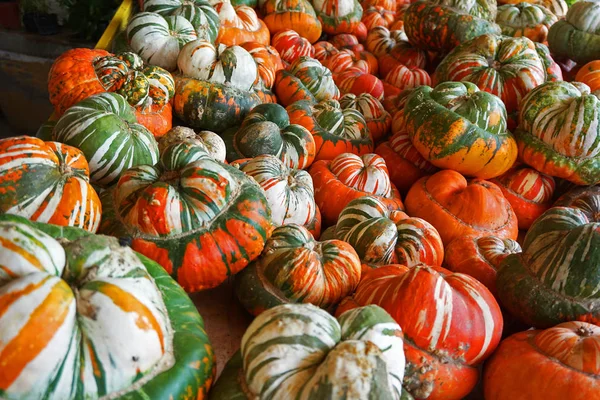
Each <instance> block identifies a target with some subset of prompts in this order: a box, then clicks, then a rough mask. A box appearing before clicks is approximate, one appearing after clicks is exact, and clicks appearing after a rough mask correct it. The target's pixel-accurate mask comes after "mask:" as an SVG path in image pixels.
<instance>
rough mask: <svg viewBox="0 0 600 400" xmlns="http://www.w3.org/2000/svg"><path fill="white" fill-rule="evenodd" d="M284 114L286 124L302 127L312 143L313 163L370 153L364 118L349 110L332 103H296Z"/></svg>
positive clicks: (330, 101) (367, 129) (370, 144)
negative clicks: (288, 118)
mask: <svg viewBox="0 0 600 400" xmlns="http://www.w3.org/2000/svg"><path fill="white" fill-rule="evenodd" d="M287 112H288V114H289V117H290V123H292V124H298V125H302V126H303V127H305V128H306V129H308V130H309V131H310V133H311V134H312V136H313V138H314V139H315V146H316V147H315V148H316V155H315V161H318V160H332V159H333V158H335V157H336V156H338V155H340V154H342V153H355V154H358V155H363V154H366V153H369V152H370V151H372V149H373V139H372V137H371V134H370V133H369V128H368V127H367V122H366V121H365V118H364V116H363V115H362V114H361V113H360V112H359V111H357V110H355V109H353V108H344V109H343V108H341V106H340V103H339V102H337V101H335V100H328V101H322V102H319V103H317V104H313V103H311V102H309V101H298V102H296V103H293V104H292V105H290V106H289V107H287Z"/></svg>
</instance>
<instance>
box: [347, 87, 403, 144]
mask: <svg viewBox="0 0 600 400" xmlns="http://www.w3.org/2000/svg"><path fill="white" fill-rule="evenodd" d="M340 107H342V109H347V108H352V109H355V110H357V111H358V112H360V113H361V114H362V115H363V117H365V122H366V123H367V128H369V132H370V133H371V136H372V137H373V140H374V141H378V140H379V139H381V138H383V137H385V136H387V134H388V133H389V131H390V127H391V125H392V117H391V116H390V114H389V113H388V112H387V111H385V109H384V108H383V105H382V104H381V103H380V102H379V100H377V99H376V98H375V97H373V96H372V95H370V94H369V93H362V94H359V95H355V94H353V93H348V94H345V95H344V96H342V98H341V99H340Z"/></svg>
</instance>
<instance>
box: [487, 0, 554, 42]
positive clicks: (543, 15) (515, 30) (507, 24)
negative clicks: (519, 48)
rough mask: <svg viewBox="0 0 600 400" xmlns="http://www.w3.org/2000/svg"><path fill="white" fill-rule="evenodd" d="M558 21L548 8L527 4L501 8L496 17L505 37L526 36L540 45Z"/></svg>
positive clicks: (508, 5)
mask: <svg viewBox="0 0 600 400" xmlns="http://www.w3.org/2000/svg"><path fill="white" fill-rule="evenodd" d="M556 21H558V18H557V17H556V15H554V14H552V12H551V11H550V10H548V9H547V8H546V7H544V6H542V5H537V4H532V3H527V2H523V3H517V4H505V5H503V6H500V7H498V15H497V16H496V23H497V24H498V25H500V28H501V29H502V34H503V35H506V36H512V37H521V36H525V37H527V38H529V39H531V40H532V41H534V42H540V43H543V42H545V41H546V39H547V38H548V30H549V29H550V27H551V26H552V25H553V24H554V23H555V22H556Z"/></svg>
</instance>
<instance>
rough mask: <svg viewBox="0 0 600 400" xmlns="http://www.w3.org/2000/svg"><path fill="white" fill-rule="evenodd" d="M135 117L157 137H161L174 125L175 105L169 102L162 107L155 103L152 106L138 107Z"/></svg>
mask: <svg viewBox="0 0 600 400" xmlns="http://www.w3.org/2000/svg"><path fill="white" fill-rule="evenodd" d="M135 117H136V119H137V121H138V123H140V124H142V125H144V126H145V127H146V128H148V130H149V131H150V132H152V134H153V135H154V137H155V138H159V137H161V136H162V135H164V134H165V133H167V132H168V131H169V130H170V129H171V128H172V127H173V106H171V103H167V104H165V105H164V106H162V107H160V106H158V105H154V104H153V105H151V106H150V107H143V108H136V109H135Z"/></svg>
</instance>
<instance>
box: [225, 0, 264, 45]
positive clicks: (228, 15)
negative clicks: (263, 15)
mask: <svg viewBox="0 0 600 400" xmlns="http://www.w3.org/2000/svg"><path fill="white" fill-rule="evenodd" d="M214 8H215V10H216V11H217V13H218V14H219V20H220V21H221V27H220V28H219V35H218V36H217V43H219V44H224V45H226V46H235V45H240V44H242V43H245V42H258V43H261V44H264V45H268V44H269V43H270V40H271V34H270V32H269V28H267V25H265V23H264V22H263V21H262V20H261V19H260V18H258V16H257V15H256V11H254V9H253V8H251V7H248V6H243V5H242V6H237V7H234V6H233V4H231V2H230V0H223V1H220V2H218V3H216V4H215V5H214Z"/></svg>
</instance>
